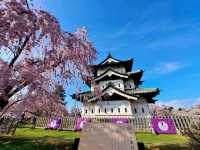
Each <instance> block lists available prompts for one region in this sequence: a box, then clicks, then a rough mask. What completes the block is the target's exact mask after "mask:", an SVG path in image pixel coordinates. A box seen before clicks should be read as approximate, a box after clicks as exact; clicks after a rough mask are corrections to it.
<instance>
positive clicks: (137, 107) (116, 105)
mask: <svg viewBox="0 0 200 150" xmlns="http://www.w3.org/2000/svg"><path fill="white" fill-rule="evenodd" d="M105 109H106V112H105ZM112 109H113V112H112ZM99 110H100V111H99ZM119 110H120V112H119ZM82 116H135V117H146V116H150V110H149V106H148V103H147V102H146V100H145V99H140V100H139V101H138V102H131V101H128V100H116V101H98V102H96V103H93V104H92V103H90V104H87V105H84V107H83V110H82Z"/></svg>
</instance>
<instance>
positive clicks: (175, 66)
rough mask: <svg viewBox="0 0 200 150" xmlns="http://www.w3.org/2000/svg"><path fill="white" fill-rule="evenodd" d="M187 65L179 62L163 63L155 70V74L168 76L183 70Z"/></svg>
mask: <svg viewBox="0 0 200 150" xmlns="http://www.w3.org/2000/svg"><path fill="white" fill-rule="evenodd" d="M184 66H185V65H184V64H181V63H178V62H167V63H161V64H159V65H158V66H156V67H155V68H154V69H153V72H154V73H157V74H166V73H171V72H175V71H177V70H179V69H182V68H183V67H184Z"/></svg>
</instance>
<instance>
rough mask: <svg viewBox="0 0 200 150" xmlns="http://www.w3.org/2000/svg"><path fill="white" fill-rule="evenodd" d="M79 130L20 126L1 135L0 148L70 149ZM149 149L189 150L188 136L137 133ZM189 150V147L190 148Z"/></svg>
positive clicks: (1, 149)
mask: <svg viewBox="0 0 200 150" xmlns="http://www.w3.org/2000/svg"><path fill="white" fill-rule="evenodd" d="M77 137H79V133H78V132H72V131H53V130H44V129H30V128H18V129H17V130H16V133H15V136H14V137H10V136H0V150H70V149H72V144H73V140H74V139H75V138H77ZM136 137H137V141H138V142H143V143H144V144H145V147H146V148H147V149H149V150H187V149H188V148H187V143H188V138H186V137H185V136H180V135H154V134H150V133H137V134H136ZM188 150H189V149H188Z"/></svg>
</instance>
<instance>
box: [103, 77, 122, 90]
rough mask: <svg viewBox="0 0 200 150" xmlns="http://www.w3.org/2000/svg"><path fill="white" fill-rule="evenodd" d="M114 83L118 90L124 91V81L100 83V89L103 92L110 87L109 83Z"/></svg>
mask: <svg viewBox="0 0 200 150" xmlns="http://www.w3.org/2000/svg"><path fill="white" fill-rule="evenodd" d="M109 82H110V83H113V85H114V86H115V87H117V88H118V89H120V90H122V91H124V81H123V80H121V79H120V80H109V81H100V82H99V87H100V88H101V89H102V90H103V89H105V88H106V87H107V86H108V83H109Z"/></svg>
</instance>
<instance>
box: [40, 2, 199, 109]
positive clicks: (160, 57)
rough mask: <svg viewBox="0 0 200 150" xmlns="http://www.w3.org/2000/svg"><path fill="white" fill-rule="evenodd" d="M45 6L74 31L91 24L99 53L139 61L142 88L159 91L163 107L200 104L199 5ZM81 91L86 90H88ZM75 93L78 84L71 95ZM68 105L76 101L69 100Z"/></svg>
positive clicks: (55, 3)
mask: <svg viewBox="0 0 200 150" xmlns="http://www.w3.org/2000/svg"><path fill="white" fill-rule="evenodd" d="M42 7H44V8H45V9H47V10H48V11H49V12H51V13H52V14H53V15H54V16H56V17H57V18H58V20H59V21H60V23H61V25H62V28H63V29H65V30H68V31H75V30H76V28H78V27H82V26H86V28H87V30H88V31H89V37H90V39H91V40H92V41H93V44H94V46H95V47H96V49H97V50H98V52H99V57H98V60H97V61H96V62H99V61H101V60H102V59H104V58H105V57H106V56H107V53H108V52H111V53H112V55H113V56H114V57H116V58H118V59H122V60H125V59H129V58H134V61H135V62H134V66H133V69H134V70H137V69H144V70H145V72H144V77H143V80H144V81H145V82H144V84H143V87H159V88H160V89H161V90H162V91H161V93H160V95H159V96H158V97H157V99H158V100H159V103H160V104H168V105H173V106H176V107H190V106H192V105H193V104H194V103H197V102H198V101H199V102H200V93H199V91H200V61H199V57H200V50H199V49H200V12H199V7H200V1H198V0H190V1H188V0H151V1H150V0H137V1H136V0H112V1H111V0H110V1H109V0H56V1H55V0H42ZM81 87H82V88H83V89H86V87H85V86H82V85H81ZM73 92H74V88H73V86H71V87H70V88H69V89H68V90H67V93H68V94H72V93H73ZM66 99H67V101H68V102H69V104H68V106H69V107H70V106H72V105H73V104H74V103H73V102H72V100H71V99H70V98H69V97H67V98H66Z"/></svg>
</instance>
